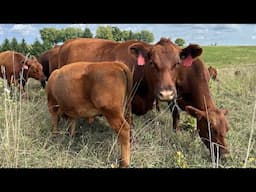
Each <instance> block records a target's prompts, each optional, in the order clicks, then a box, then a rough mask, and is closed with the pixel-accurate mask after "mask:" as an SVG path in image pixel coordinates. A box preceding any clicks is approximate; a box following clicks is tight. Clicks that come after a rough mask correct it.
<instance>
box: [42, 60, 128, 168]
mask: <svg viewBox="0 0 256 192" xmlns="http://www.w3.org/2000/svg"><path fill="white" fill-rule="evenodd" d="M131 89H132V73H131V72H130V70H129V69H128V67H127V66H126V65H125V64H123V63H119V62H97V63H96V62H95V63H93V62H76V63H72V64H69V65H66V66H63V67H62V68H60V69H56V70H54V71H53V72H52V74H51V75H50V77H49V79H48V83H47V86H46V92H47V99H48V109H49V112H50V113H51V116H52V124H53V131H57V124H58V119H59V116H60V115H64V116H66V117H68V118H69V119H71V121H72V125H71V129H70V133H71V136H74V134H75V127H76V120H77V119H78V118H79V117H86V118H88V119H89V120H90V119H93V118H94V117H95V116H97V115H103V116H105V117H106V119H107V121H108V123H109V124H110V125H111V127H112V128H113V129H114V130H115V132H116V133H117V134H118V138H119V141H120V143H121V162H120V167H127V166H128V165H129V162H130V125H131V101H130V100H131V99H130V98H131ZM125 109H127V112H126V115H125V117H124V115H123V114H124V111H125Z"/></svg>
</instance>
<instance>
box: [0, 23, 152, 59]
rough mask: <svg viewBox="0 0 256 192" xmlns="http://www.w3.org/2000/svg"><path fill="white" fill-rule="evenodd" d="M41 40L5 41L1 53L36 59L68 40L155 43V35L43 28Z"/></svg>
mask: <svg viewBox="0 0 256 192" xmlns="http://www.w3.org/2000/svg"><path fill="white" fill-rule="evenodd" d="M39 32H40V38H41V39H42V41H39V40H38V39H35V41H34V42H33V43H32V44H28V43H27V42H26V41H25V39H24V38H23V39H22V40H21V42H18V41H17V39H16V38H15V37H13V38H12V39H11V40H9V39H7V38H6V39H4V41H3V43H2V44H1V45H0V52H2V51H6V50H13V51H17V52H20V53H22V54H24V55H26V54H28V53H30V54H31V55H34V56H36V57H39V56H40V54H41V53H42V52H44V51H46V50H49V49H51V48H52V47H53V46H54V45H56V44H62V43H63V42H65V41H66V40H68V39H74V38H79V37H81V38H101V39H109V40H115V41H119V42H122V41H127V40H140V41H145V42H147V43H151V42H153V41H154V35H153V33H152V32H150V31H147V30H142V31H140V32H133V31H131V30H120V29H119V28H118V27H112V26H100V27H98V28H97V30H96V35H95V36H93V33H92V32H91V30H90V29H89V28H85V29H84V30H83V29H81V28H72V27H68V28H64V29H56V28H42V29H40V31H39Z"/></svg>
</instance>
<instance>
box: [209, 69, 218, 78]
mask: <svg viewBox="0 0 256 192" xmlns="http://www.w3.org/2000/svg"><path fill="white" fill-rule="evenodd" d="M208 71H209V75H210V78H212V79H213V80H215V81H218V79H217V75H218V73H217V70H216V69H215V68H214V67H212V66H210V67H208Z"/></svg>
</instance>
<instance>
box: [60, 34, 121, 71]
mask: <svg viewBox="0 0 256 192" xmlns="http://www.w3.org/2000/svg"><path fill="white" fill-rule="evenodd" d="M117 44H118V43H117V42H114V41H111V40H105V39H94V38H78V39H72V40H68V41H66V42H65V43H64V44H63V45H62V46H61V48H60V50H59V67H61V66H63V65H66V64H68V63H74V62H78V61H113V60H115V59H114V57H115V55H114V54H113V53H112V49H113V48H114V47H115V46H116V45H117Z"/></svg>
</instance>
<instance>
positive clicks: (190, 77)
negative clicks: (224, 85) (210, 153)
mask: <svg viewBox="0 0 256 192" xmlns="http://www.w3.org/2000/svg"><path fill="white" fill-rule="evenodd" d="M208 80H209V75H208V72H207V68H206V67H205V65H204V64H203V62H202V60H201V59H197V60H196V61H194V62H193V65H192V67H183V66H179V68H178V70H177V82H176V88H177V93H178V98H177V100H176V101H177V104H178V106H179V107H180V108H181V109H182V110H186V111H187V112H188V113H189V114H190V115H192V116H193V117H195V118H196V120H197V129H198V131H199V135H200V137H201V139H202V141H203V142H204V143H205V145H206V146H207V147H208V149H209V150H210V149H211V148H212V147H211V145H210V142H209V141H210V139H209V138H210V137H211V141H212V142H214V143H217V144H218V145H219V146H220V148H219V154H220V155H223V154H225V153H227V152H228V149H227V142H226V133H227V131H228V123H227V119H226V117H225V115H226V114H227V112H228V111H227V110H226V109H224V110H223V109H219V108H217V107H216V105H215V103H214V100H213V98H212V96H211V93H210V88H209V85H208ZM170 109H171V111H172V112H173V128H174V129H175V130H176V131H179V111H178V109H177V106H176V105H174V106H171V107H170ZM207 120H209V121H207ZM209 126H210V132H209V129H208V127H209ZM209 135H210V136H209ZM214 146H216V145H214ZM214 149H216V148H215V147H214ZM215 155H217V153H216V150H215Z"/></svg>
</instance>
